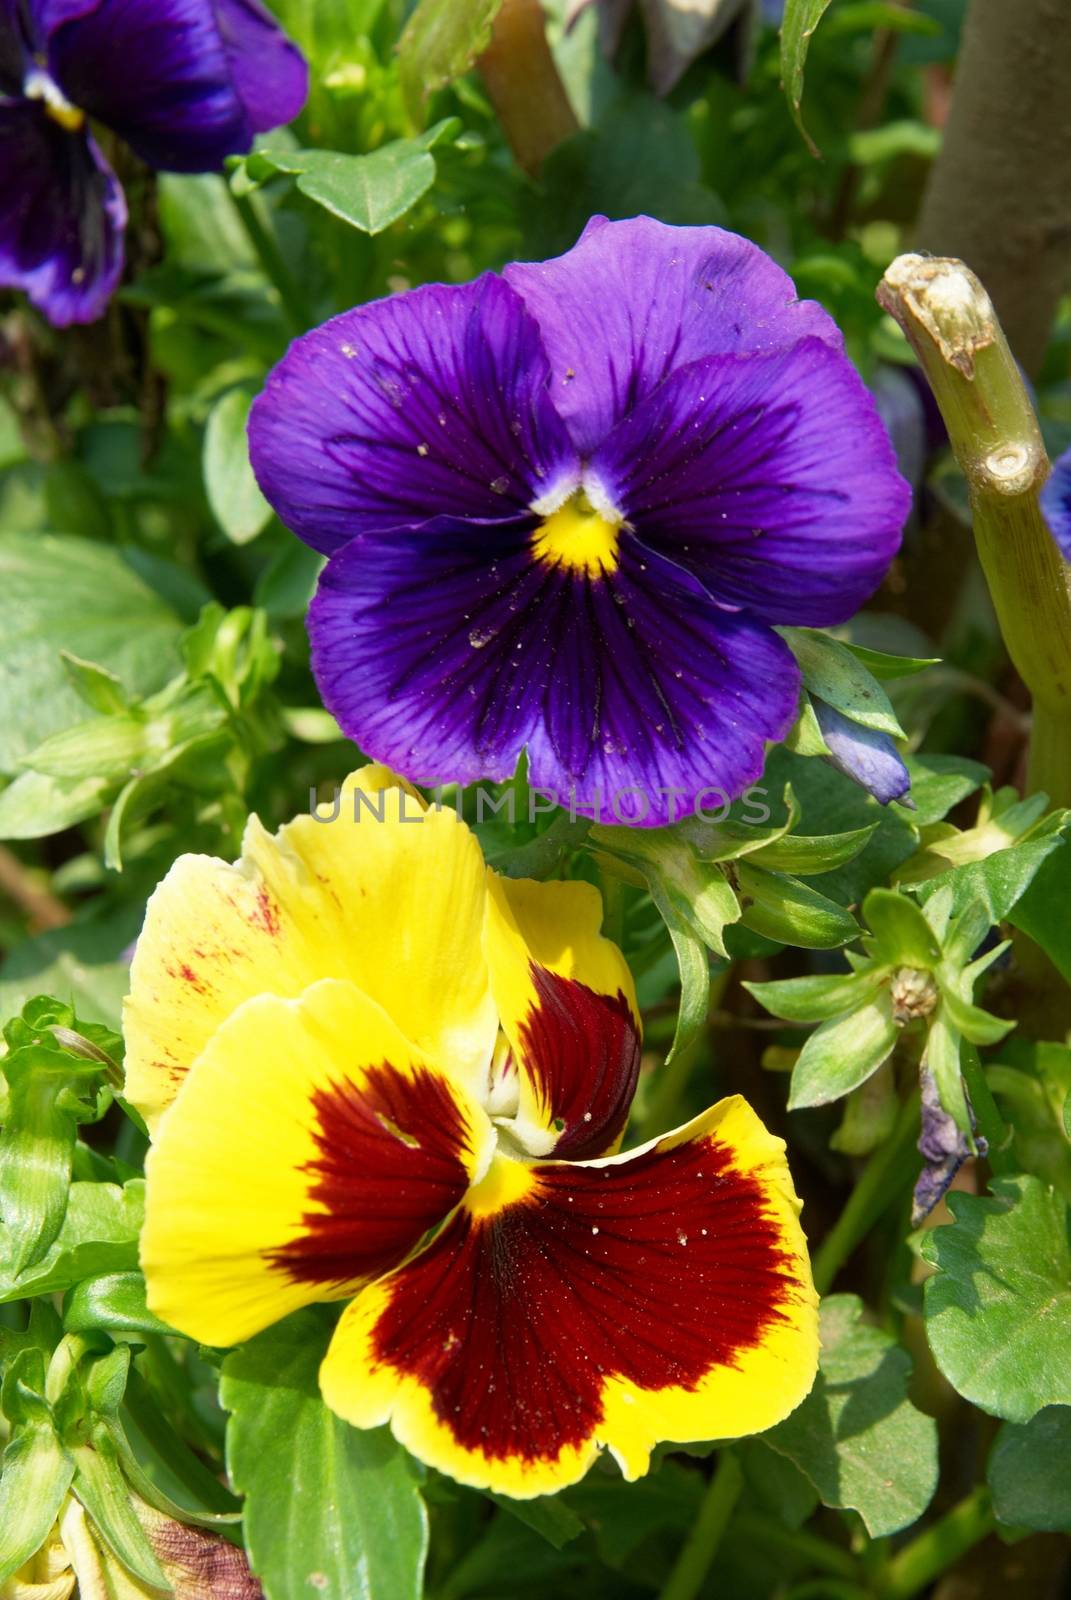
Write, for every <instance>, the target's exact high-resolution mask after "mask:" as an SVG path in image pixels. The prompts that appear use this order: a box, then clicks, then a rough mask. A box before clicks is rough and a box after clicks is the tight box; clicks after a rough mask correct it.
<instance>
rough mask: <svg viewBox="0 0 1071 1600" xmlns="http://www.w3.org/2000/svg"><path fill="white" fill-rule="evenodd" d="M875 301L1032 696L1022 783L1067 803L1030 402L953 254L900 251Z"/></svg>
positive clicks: (1063, 704) (1065, 707)
mask: <svg viewBox="0 0 1071 1600" xmlns="http://www.w3.org/2000/svg"><path fill="white" fill-rule="evenodd" d="M878 300H879V302H880V304H881V305H882V306H883V308H884V309H885V310H886V311H888V312H889V314H890V315H891V316H893V317H895V319H896V321H897V322H898V323H899V324H900V326H901V328H902V329H903V330H904V333H905V334H906V335H907V338H908V339H909V341H910V343H911V345H912V346H913V348H914V350H915V353H916V355H917V356H918V358H919V361H920V362H921V364H922V368H923V371H924V372H925V374H926V377H927V379H928V381H929V384H930V388H931V389H932V390H933V394H934V398H935V399H936V401H937V404H938V405H939V407H940V408H941V415H942V416H943V418H944V421H945V426H946V427H947V429H948V437H949V442H950V443H951V445H952V450H953V452H954V454H955V457H956V460H957V461H958V462H959V465H960V467H961V468H962V469H963V473H964V475H965V477H966V479H967V488H968V493H969V495H970V501H971V510H972V512H973V523H974V537H975V541H976V543H977V546H978V554H979V557H980V558H981V562H982V567H983V570H984V572H985V575H986V581H987V583H988V584H989V591H990V594H991V595H992V597H993V604H994V606H995V607H996V612H997V617H998V618H999V621H1000V627H1001V632H1002V633H1003V635H1004V642H1005V644H1006V645H1007V648H1008V654H1009V655H1010V656H1011V658H1012V661H1013V662H1014V663H1015V666H1016V668H1017V669H1018V672H1019V675H1020V677H1021V678H1022V680H1023V682H1024V683H1025V684H1026V686H1027V688H1028V689H1029V690H1030V693H1031V696H1032V697H1033V701H1034V721H1033V734H1032V738H1031V749H1030V786H1031V788H1032V789H1044V790H1045V792H1046V793H1047V794H1048V796H1049V798H1050V799H1051V800H1052V801H1053V802H1054V804H1056V805H1071V583H1069V579H1071V568H1069V567H1068V566H1067V565H1066V563H1065V562H1064V561H1063V560H1062V559H1061V557H1060V553H1059V551H1058V550H1057V548H1056V544H1055V542H1054V540H1053V538H1052V535H1051V534H1050V533H1049V530H1048V528H1047V527H1046V525H1045V521H1044V519H1043V517H1042V515H1041V510H1040V507H1039V505H1038V490H1039V489H1040V488H1041V485H1042V484H1043V483H1044V482H1045V479H1046V478H1047V477H1048V475H1049V461H1048V457H1047V456H1046V454H1045V446H1044V444H1043V443H1042V439H1041V431H1040V429H1039V428H1038V424H1037V418H1036V417H1035V415H1034V408H1033V406H1032V405H1031V403H1030V397H1029V396H1028V394H1027V392H1026V386H1025V385H1024V383H1023V380H1022V378H1021V376H1020V374H1019V368H1018V367H1017V365H1016V363H1015V358H1014V356H1013V355H1012V353H1011V351H1010V349H1009V348H1008V342H1007V340H1006V339H1005V337H1004V334H1003V332H1002V330H1001V327H1000V323H999V322H998V321H997V317H996V313H995V311H994V310H993V306H992V303H991V302H990V299H989V296H988V295H987V294H986V292H985V290H984V289H983V287H982V285H981V284H980V283H979V281H978V279H977V278H976V277H975V275H974V273H973V272H971V270H970V269H969V268H968V267H966V266H965V265H964V264H963V262H962V261H956V260H953V259H945V258H940V257H938V258H936V259H929V258H927V257H925V256H917V255H907V256H899V257H898V258H897V259H896V260H895V261H894V262H893V264H892V266H891V267H890V268H889V270H888V271H887V272H886V274H885V277H884V278H883V279H882V281H881V284H880V285H879V288H878Z"/></svg>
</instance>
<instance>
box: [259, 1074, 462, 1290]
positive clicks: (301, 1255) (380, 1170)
mask: <svg viewBox="0 0 1071 1600" xmlns="http://www.w3.org/2000/svg"><path fill="white" fill-rule="evenodd" d="M313 1110H314V1112H315V1116H316V1123H317V1127H316V1131H315V1135H314V1137H315V1141H316V1146H317V1149H318V1151H319V1154H318V1155H317V1157H316V1159H315V1161H313V1162H311V1163H310V1165H309V1167H308V1169H307V1170H308V1172H309V1176H310V1187H309V1198H310V1201H312V1202H313V1207H310V1209H309V1210H308V1211H307V1212H306V1213H305V1216H304V1217H303V1218H302V1222H303V1224H304V1228H305V1231H304V1233H303V1234H301V1236H300V1237H299V1238H297V1239H294V1240H293V1241H291V1243H289V1244H287V1245H284V1246H283V1247H281V1248H280V1249H278V1250H274V1251H272V1252H271V1257H270V1259H271V1261H272V1264H273V1265H274V1266H277V1267H280V1268H281V1269H282V1270H283V1271H285V1272H286V1273H287V1274H288V1276H289V1277H291V1278H293V1279H294V1280H295V1281H296V1282H298V1283H323V1284H328V1283H346V1282H349V1281H351V1280H353V1279H356V1278H363V1277H366V1276H368V1277H374V1276H378V1275H379V1274H380V1273H381V1272H387V1271H389V1270H390V1269H391V1268H392V1267H396V1266H397V1265H398V1263H399V1261H401V1260H403V1259H404V1257H405V1256H406V1255H408V1253H409V1251H410V1250H411V1249H412V1248H413V1246H414V1245H415V1244H417V1243H418V1241H419V1240H420V1239H421V1238H422V1237H423V1235H424V1234H425V1233H426V1232H427V1231H428V1229H429V1228H433V1227H434V1226H435V1225H436V1223H438V1222H441V1221H442V1219H443V1217H445V1216H446V1215H447V1213H448V1212H449V1211H451V1210H452V1209H453V1208H454V1206H456V1205H457V1204H458V1202H459V1201H460V1200H461V1197H462V1196H463V1194H464V1193H465V1190H466V1188H467V1187H468V1182H469V1175H468V1170H467V1168H466V1166H465V1162H464V1159H463V1158H464V1155H465V1153H466V1151H467V1148H468V1129H467V1126H466V1123H465V1119H464V1117H463V1115H462V1113H461V1111H460V1110H459V1108H458V1105H457V1102H456V1101H455V1099H454V1097H453V1095H452V1094H451V1092H450V1089H449V1087H448V1085H447V1084H445V1083H444V1082H443V1080H442V1079H441V1078H439V1077H436V1076H435V1074H434V1073H431V1072H428V1071H426V1070H425V1069H420V1070H418V1071H417V1072H416V1073H415V1075H414V1076H412V1077H407V1076H405V1075H403V1074H402V1073H400V1072H398V1071H397V1070H396V1069H395V1068H394V1067H392V1066H391V1065H390V1064H389V1063H387V1062H384V1063H383V1065H382V1066H379V1067H374V1068H373V1069H372V1070H371V1071H370V1072H369V1073H368V1075H367V1077H366V1078H365V1081H364V1083H363V1085H361V1086H358V1085H357V1084H355V1083H352V1082H347V1081H342V1082H339V1083H336V1084H333V1085H332V1086H331V1088H330V1089H325V1090H320V1091H319V1092H317V1094H316V1095H315V1096H314V1097H313Z"/></svg>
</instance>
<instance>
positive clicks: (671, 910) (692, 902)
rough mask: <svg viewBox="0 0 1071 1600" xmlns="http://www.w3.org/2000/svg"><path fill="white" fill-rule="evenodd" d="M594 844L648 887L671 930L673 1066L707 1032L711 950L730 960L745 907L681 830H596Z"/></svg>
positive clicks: (668, 928) (721, 876) (593, 829)
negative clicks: (733, 931) (732, 926)
mask: <svg viewBox="0 0 1071 1600" xmlns="http://www.w3.org/2000/svg"><path fill="white" fill-rule="evenodd" d="M589 837H590V839H591V842H592V843H593V844H594V845H596V846H597V847H598V850H599V851H600V852H605V853H606V854H607V855H608V857H609V858H610V861H611V863H620V864H623V865H624V867H625V868H626V870H628V871H629V872H631V873H633V874H637V875H638V876H639V879H640V881H641V882H643V883H645V884H646V885H647V889H648V892H649V894H650V896H651V899H652V900H653V901H654V904H655V907H656V908H657V910H658V914H659V916H660V917H661V918H662V921H663V922H664V923H665V925H666V930H667V932H668V933H669V937H670V941H671V943H672V945H673V950H674V954H675V955H676V957H677V968H678V971H679V974H680V985H681V998H680V1004H679V1006H678V1009H677V1026H676V1029H675V1031H674V1035H673V1043H672V1045H671V1046H670V1051H669V1055H668V1057H667V1061H673V1060H675V1059H676V1057H677V1056H679V1055H680V1053H681V1051H682V1050H683V1049H684V1048H685V1047H686V1046H687V1045H688V1044H690V1043H691V1041H692V1040H693V1039H694V1038H695V1037H696V1036H697V1034H698V1033H699V1032H700V1030H701V1029H702V1028H703V1027H704V1025H705V1023H706V1017H707V1008H708V1005H709V1002H710V957H709V955H708V954H707V951H708V950H713V951H715V952H716V953H717V954H718V955H720V956H722V957H725V956H726V950H725V940H724V931H725V928H726V926H727V925H728V924H729V923H732V922H735V921H737V919H738V918H739V916H740V906H739V903H738V901H737V898H736V896H735V894H734V893H733V891H732V889H731V888H730V886H729V884H728V882H727V881H726V878H725V874H724V873H723V871H722V869H721V868H720V867H719V866H718V865H717V864H716V863H711V864H708V863H706V862H704V861H701V860H699V858H698V856H697V855H696V852H695V850H694V849H693V848H692V846H691V845H690V844H689V843H688V841H687V840H686V839H685V838H684V837H682V835H681V834H680V832H679V830H677V829H669V828H651V829H645V830H644V831H643V832H640V831H639V830H638V829H635V828H603V827H597V828H592V830H591V834H590V836H589Z"/></svg>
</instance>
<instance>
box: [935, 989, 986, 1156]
mask: <svg viewBox="0 0 1071 1600" xmlns="http://www.w3.org/2000/svg"><path fill="white" fill-rule="evenodd" d="M962 1043H963V1040H962V1038H961V1036H960V1032H959V1029H958V1028H957V1027H956V1025H955V1023H954V1022H953V1021H952V1018H951V1016H950V1015H949V1012H948V1008H947V1007H946V1006H945V1005H944V1004H943V1003H942V1004H941V1005H940V1006H938V1009H937V1011H936V1013H935V1015H934V1017H933V1019H932V1020H931V1022H930V1028H929V1032H928V1033H927V1035H926V1048H925V1050H924V1051H923V1055H922V1064H923V1065H924V1066H925V1067H926V1068H927V1069H928V1071H930V1072H931V1073H932V1074H933V1081H934V1083H935V1084H936V1085H937V1095H938V1098H939V1099H940V1102H941V1104H942V1106H943V1107H944V1108H945V1110H946V1111H947V1112H948V1114H949V1116H950V1117H954V1118H955V1121H956V1124H957V1126H958V1127H959V1128H960V1130H961V1131H962V1132H963V1133H965V1134H966V1135H967V1138H968V1140H969V1141H971V1145H972V1148H973V1140H974V1131H973V1128H972V1126H971V1114H970V1112H969V1111H968V1109H967V1095H966V1092H965V1090H964V1087H963V1070H962V1065H961V1061H960V1048H961V1045H962Z"/></svg>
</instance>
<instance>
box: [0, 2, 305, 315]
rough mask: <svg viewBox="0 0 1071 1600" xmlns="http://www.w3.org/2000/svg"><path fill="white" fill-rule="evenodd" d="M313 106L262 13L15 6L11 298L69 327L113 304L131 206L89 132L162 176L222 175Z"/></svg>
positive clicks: (235, 5) (230, 8)
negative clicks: (264, 135) (112, 136)
mask: <svg viewBox="0 0 1071 1600" xmlns="http://www.w3.org/2000/svg"><path fill="white" fill-rule="evenodd" d="M307 93H308V72H307V69H306V66H305V62H304V60H303V59H302V57H301V55H300V53H299V52H298V50H297V49H296V47H295V46H294V45H293V44H291V42H290V40H289V39H287V38H286V36H285V35H284V34H283V33H282V32H281V31H280V30H279V27H278V25H277V24H276V23H275V21H274V19H273V18H272V16H271V15H270V13H269V12H268V11H266V10H265V9H264V7H263V6H262V5H261V4H260V0H0V170H2V171H3V174H4V183H3V187H2V190H0V286H4V287H7V288H15V289H24V290H25V291H26V292H27V294H28V295H29V297H30V299H31V300H32V301H33V303H34V305H35V306H37V307H38V308H39V310H41V311H43V312H44V314H45V315H46V316H47V317H48V318H49V320H50V321H51V322H53V323H55V324H56V325H57V326H58V327H66V326H67V325H68V324H69V323H72V322H92V321H93V320H94V319H95V318H96V317H99V316H100V314H101V312H102V311H103V309H104V307H105V305H106V304H107V301H108V298H109V296H110V295H111V293H112V291H113V290H114V288H115V285H116V283H117V282H118V281H119V276H120V274H121V272H122V269H123V233H124V230H125V227H126V202H125V200H124V198H123V191H122V189H121V188H120V186H119V183H118V181H117V179H116V177H115V174H114V173H113V172H112V170H111V168H110V166H109V165H108V163H107V161H106V160H105V159H104V156H103V155H102V154H101V151H100V148H99V146H98V145H97V143H96V140H95V139H94V138H93V135H92V133H91V132H90V131H89V126H88V121H89V119H91V118H92V119H95V120H96V121H99V122H101V123H103V124H105V125H106V126H107V127H109V128H111V129H112V130H113V131H114V132H115V133H117V134H119V135H120V136H121V137H122V138H123V139H125V140H126V142H127V143H128V144H129V145H130V146H131V148H132V149H133V150H134V151H135V152H136V153H137V154H138V155H139V156H140V157H141V158H142V160H143V161H147V162H148V163H149V165H150V166H153V167H162V168H165V169H167V170H169V171H172V172H208V171H211V170H212V169H213V168H215V167H218V166H220V165H221V164H222V161H223V158H224V156H227V155H232V154H235V153H236V152H239V151H244V150H248V149H249V148H250V146H251V145H252V142H253V135H254V134H255V133H260V132H263V131H265V130H266V129H268V128H274V127H278V125H279V124H280V123H283V122H288V121H289V120H290V119H291V117H294V116H296V115H297V113H298V112H299V111H300V110H301V107H302V106H303V105H304V103H305V97H306V95H307Z"/></svg>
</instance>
